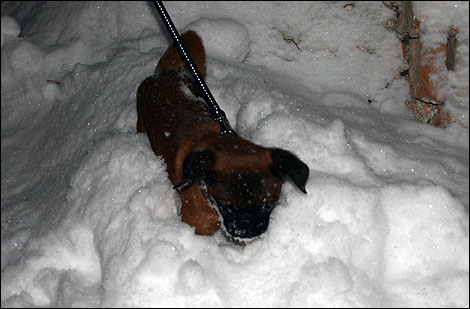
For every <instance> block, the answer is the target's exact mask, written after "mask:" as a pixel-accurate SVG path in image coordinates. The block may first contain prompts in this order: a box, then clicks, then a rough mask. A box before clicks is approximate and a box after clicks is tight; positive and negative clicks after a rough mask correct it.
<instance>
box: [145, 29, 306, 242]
mask: <svg viewBox="0 0 470 309" xmlns="http://www.w3.org/2000/svg"><path fill="white" fill-rule="evenodd" d="M182 39H183V41H184V42H185V44H186V46H187V48H188V50H189V52H190V54H191V55H192V58H193V59H194V62H195V64H196V65H197V67H198V69H199V71H200V72H201V74H202V76H203V77H204V76H205V72H206V63H205V51H204V46H203V45H202V41H201V39H200V38H199V36H198V35H197V34H196V33H195V32H193V31H188V32H185V33H184V34H183V35H182ZM183 69H184V64H183V62H182V60H181V59H180V57H179V55H178V53H177V52H176V49H175V47H174V46H173V45H171V46H170V47H169V48H168V49H167V51H166V52H165V53H164V55H163V56H162V58H161V59H160V61H159V63H158V65H157V69H156V72H155V74H154V75H152V76H150V77H148V78H147V79H145V80H144V81H143V82H142V84H141V85H140V86H139V89H138V91H137V115H138V119H137V131H138V132H146V133H147V134H148V137H149V139H150V143H151V145H152V149H153V151H154V152H155V154H156V155H157V156H161V157H163V159H164V161H165V163H166V168H167V171H168V175H169V177H170V179H171V181H172V182H173V184H174V185H175V188H178V190H179V193H180V194H181V200H182V207H181V216H182V220H183V221H184V222H186V223H188V224H189V225H191V226H194V227H195V228H196V233H197V234H200V235H211V234H213V233H214V232H215V231H216V229H217V227H218V225H219V221H221V222H222V227H223V229H224V230H225V231H226V232H227V233H228V234H229V235H230V236H231V237H233V238H236V239H250V238H253V237H256V236H259V235H261V234H262V233H263V232H264V231H266V229H267V227H268V223H269V216H270V214H271V211H272V209H273V207H274V205H275V203H276V202H277V201H278V200H279V195H280V192H281V187H282V181H283V178H284V176H285V175H289V176H290V177H291V178H292V180H293V181H294V183H295V184H296V185H297V187H298V188H299V189H300V190H301V191H302V192H304V193H306V191H305V183H306V181H307V178H308V173H309V169H308V167H307V165H305V164H304V163H303V162H302V161H300V160H299V159H298V158H297V157H296V156H295V155H293V154H292V153H290V152H288V151H285V150H282V149H277V148H265V147H262V146H259V145H255V144H253V143H251V142H249V141H247V140H244V139H242V138H240V137H238V136H236V135H233V134H221V133H220V124H219V122H217V121H215V120H213V119H212V118H211V116H210V115H211V113H210V111H209V108H208V107H207V105H206V104H205V102H204V101H203V100H202V99H201V97H200V96H199V91H198V89H197V88H196V86H195V84H194V83H193V80H192V78H191V77H190V76H189V75H187V74H185V73H184V71H183Z"/></svg>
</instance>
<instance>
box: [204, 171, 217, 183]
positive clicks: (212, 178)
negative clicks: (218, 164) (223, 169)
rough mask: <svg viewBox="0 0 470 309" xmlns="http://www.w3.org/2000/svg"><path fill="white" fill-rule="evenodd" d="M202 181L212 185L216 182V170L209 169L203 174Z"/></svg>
mask: <svg viewBox="0 0 470 309" xmlns="http://www.w3.org/2000/svg"><path fill="white" fill-rule="evenodd" d="M204 182H205V183H206V185H208V186H212V185H214V184H215V183H216V182H217V172H216V171H209V172H207V173H206V175H205V176H204Z"/></svg>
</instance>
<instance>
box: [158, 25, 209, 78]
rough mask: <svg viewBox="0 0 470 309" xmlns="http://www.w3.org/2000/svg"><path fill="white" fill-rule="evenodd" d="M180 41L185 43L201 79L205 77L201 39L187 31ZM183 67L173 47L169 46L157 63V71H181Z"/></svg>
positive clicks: (204, 57) (204, 55)
mask: <svg viewBox="0 0 470 309" xmlns="http://www.w3.org/2000/svg"><path fill="white" fill-rule="evenodd" d="M181 39H182V40H183V42H184V43H185V46H186V48H187V49H188V51H189V53H190V54H191V57H192V58H193V60H194V63H195V64H196V66H197V68H198V70H199V72H201V75H202V77H206V52H205V51H204V45H203V44H202V40H201V38H200V37H199V35H197V33H196V32H194V31H191V30H189V31H186V32H185V33H183V35H181ZM183 66H184V63H183V60H181V58H180V56H179V55H178V52H177V51H176V48H175V46H174V45H173V44H171V46H170V47H168V49H167V50H166V52H165V53H164V54H163V56H162V58H161V59H160V61H159V62H158V65H157V70H158V69H160V70H176V71H180V70H182V69H183Z"/></svg>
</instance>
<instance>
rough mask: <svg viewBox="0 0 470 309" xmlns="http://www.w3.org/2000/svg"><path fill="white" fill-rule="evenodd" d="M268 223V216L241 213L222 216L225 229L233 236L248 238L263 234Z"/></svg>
mask: <svg viewBox="0 0 470 309" xmlns="http://www.w3.org/2000/svg"><path fill="white" fill-rule="evenodd" d="M268 224H269V217H267V218H266V217H264V216H259V215H253V214H250V213H242V214H240V215H237V216H232V217H231V218H224V226H225V229H226V231H227V232H228V233H229V234H230V235H231V236H233V237H236V238H244V239H249V238H253V237H257V236H259V235H261V234H263V233H264V232H265V231H266V230H267V228H268Z"/></svg>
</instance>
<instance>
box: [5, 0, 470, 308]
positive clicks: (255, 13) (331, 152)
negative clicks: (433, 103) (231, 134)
mask: <svg viewBox="0 0 470 309" xmlns="http://www.w3.org/2000/svg"><path fill="white" fill-rule="evenodd" d="M346 3H347V2H294V1H290V2H213V1H211V2H165V4H166V7H167V9H168V11H169V13H170V14H171V16H172V18H173V20H174V22H175V24H176V26H177V27H178V28H179V30H180V32H183V31H184V29H189V28H191V29H196V30H197V31H199V33H200V35H201V36H202V37H203V39H204V43H205V45H206V50H207V53H208V63H207V67H208V76H207V83H208V85H209V87H210V89H211V91H212V93H213V94H214V96H215V98H216V99H217V102H218V103H219V105H221V107H222V108H223V109H224V110H225V111H226V113H227V115H228V118H229V120H230V122H231V124H232V126H233V127H234V128H235V129H236V131H237V132H238V133H239V134H240V135H242V136H243V137H245V138H248V139H250V140H252V141H254V142H256V143H259V144H262V145H264V146H275V147H282V148H285V149H288V150H291V151H293V152H295V153H296V154H297V155H298V156H299V157H300V158H302V160H303V161H305V162H306V163H307V164H308V166H309V167H310V178H309V180H308V182H307V187H306V189H307V191H308V195H303V194H301V193H299V191H298V190H297V189H296V188H295V186H293V185H292V184H291V183H287V184H286V185H285V186H284V187H283V192H282V198H281V201H280V203H279V205H278V206H277V207H276V208H275V210H274V212H273V214H272V217H271V224H270V226H269V229H268V231H267V232H266V233H265V235H264V236H263V237H262V238H260V239H258V240H256V241H253V242H251V243H249V244H247V245H245V246H241V245H237V244H234V243H231V242H229V241H228V240H227V239H226V238H225V237H224V236H223V234H222V232H221V231H219V232H217V233H216V234H215V235H213V236H197V235H195V234H194V229H193V228H191V227H190V226H188V225H186V224H185V223H183V222H181V220H180V217H179V215H178V207H179V204H180V200H179V196H178V194H177V193H176V192H175V191H174V190H172V185H171V183H170V181H169V180H168V177H167V174H166V172H165V166H164V162H162V160H161V159H159V158H157V157H156V156H155V155H154V154H153V152H152V150H151V148H150V145H149V142H148V139H147V137H146V136H145V135H143V134H137V133H136V130H135V124H136V118H137V117H136V108H135V95H136V91H137V87H138V86H139V84H140V82H141V81H142V80H143V79H145V78H146V77H147V76H149V75H150V74H151V73H152V72H153V70H154V68H155V65H156V63H157V61H158V59H159V57H160V56H161V55H162V53H163V52H164V50H165V49H166V47H167V46H168V44H169V37H168V36H167V34H166V32H165V31H164V30H163V26H162V24H161V23H160V21H159V19H158V17H157V14H156V12H155V9H154V7H153V6H152V4H151V3H147V2H116V1H113V2H61V1H57V2H45V3H43V2H9V1H6V2H2V4H1V9H2V12H1V14H2V17H1V23H2V24H1V46H2V47H1V55H2V56H1V222H2V225H1V226H2V234H1V235H2V236H1V237H2V238H1V239H2V241H1V252H2V255H1V305H2V307H13V306H46V307H48V306H51V307H55V306H98V307H101V306H102V307H110V306H116V307H123V306H132V307H157V306H163V307H169V306H187V307H202V306H220V307H247V306H250V307H251V306H262V307H298V306H323V307H330V306H332V307H350V306H353V307H358V306H361V307H362V306H364V307H376V306H380V307H418V306H419V307H428V306H432V307H437V306H449V307H454V306H458V307H468V306H469V211H468V209H469V136H468V133H469V129H468V127H469V121H468V118H469V77H468V76H469V4H468V2H467V1H465V2H447V1H441V2H421V1H420V2H419V3H418V2H414V8H415V12H416V14H417V15H418V17H419V18H421V19H422V20H424V21H423V25H422V29H423V31H424V32H423V37H422V38H423V41H425V43H428V44H430V45H433V44H439V43H445V42H446V37H447V30H448V28H449V27H450V26H456V27H458V28H459V30H460V33H459V34H458V36H457V38H458V39H459V46H458V48H457V67H456V71H455V72H448V74H447V80H448V81H447V86H446V88H445V90H444V91H445V92H446V93H445V94H446V97H447V102H446V108H447V109H448V110H449V111H450V112H451V113H452V114H453V116H454V118H455V121H454V123H453V124H452V125H451V126H449V127H448V128H446V129H442V128H437V127H433V126H431V125H427V124H422V123H420V122H417V121H416V120H415V119H414V115H413V112H412V111H411V110H410V109H409V108H408V107H407V106H406V104H405V103H406V99H407V98H408V95H409V88H408V87H409V86H408V81H407V80H406V79H405V78H404V77H399V76H398V77H397V75H399V72H400V68H401V67H403V60H402V59H401V58H400V46H399V42H398V39H397V36H396V34H395V33H393V32H391V31H389V30H387V29H386V28H385V24H386V22H387V20H388V19H389V18H392V17H394V12H393V11H392V10H390V9H389V8H387V7H385V6H384V5H383V4H382V2H380V1H377V2H352V3H354V4H355V5H354V7H353V8H352V9H350V10H349V9H345V8H344V6H345V4H346ZM348 8H350V7H348Z"/></svg>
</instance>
